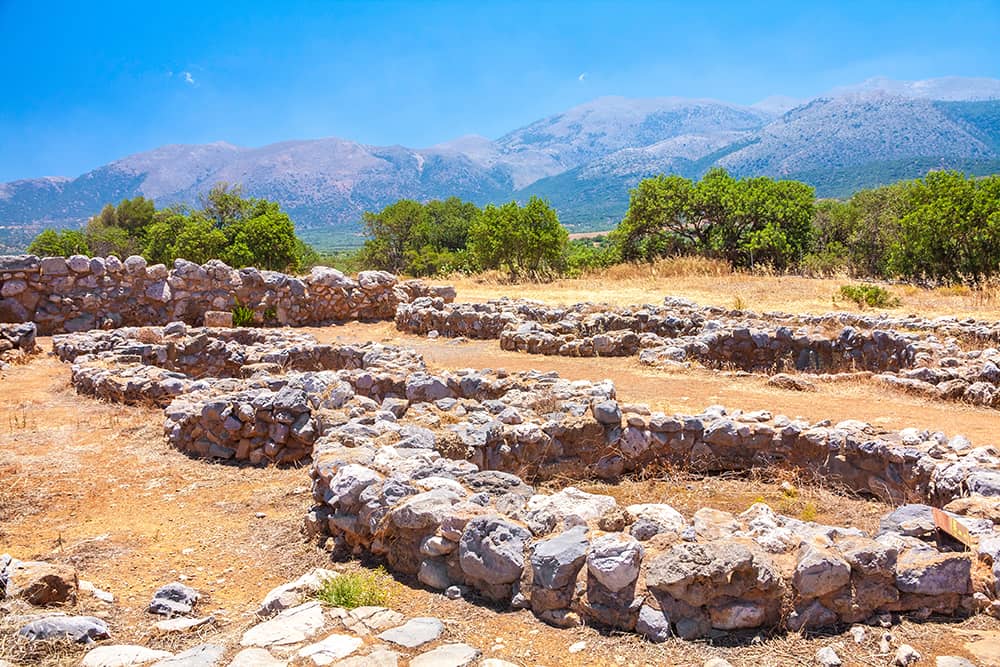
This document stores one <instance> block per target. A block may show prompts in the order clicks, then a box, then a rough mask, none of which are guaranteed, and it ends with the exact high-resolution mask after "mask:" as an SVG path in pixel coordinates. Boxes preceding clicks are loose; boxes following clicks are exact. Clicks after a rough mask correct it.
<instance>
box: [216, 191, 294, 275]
mask: <svg viewBox="0 0 1000 667" xmlns="http://www.w3.org/2000/svg"><path fill="white" fill-rule="evenodd" d="M251 214H252V217H250V218H247V219H246V220H243V221H241V222H239V223H235V224H232V225H230V226H228V227H225V228H224V229H223V231H224V232H231V233H229V234H226V236H227V237H228V242H229V243H230V248H231V249H238V252H239V256H237V254H236V252H232V253H230V254H228V255H226V256H227V257H228V258H229V259H230V260H231V261H230V263H231V264H232V265H233V266H248V265H252V266H256V267H259V268H262V269H270V270H272V271H280V270H282V269H285V268H288V267H294V264H295V261H296V243H295V240H296V239H295V225H294V224H293V223H292V220H291V218H289V217H288V215H287V214H286V213H283V212H282V211H281V210H280V209H279V208H278V205H277V204H276V203H274V202H263V201H260V202H258V203H257V205H256V206H254V208H253V209H252V210H251ZM244 249H245V250H244ZM245 253H248V255H247V254H245ZM247 257H249V261H247Z"/></svg>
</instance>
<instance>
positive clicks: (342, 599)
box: [316, 567, 392, 609]
mask: <svg viewBox="0 0 1000 667" xmlns="http://www.w3.org/2000/svg"><path fill="white" fill-rule="evenodd" d="M391 581H392V577H390V576H389V574H388V573H387V572H386V571H385V569H383V568H381V567H380V568H378V569H376V570H372V571H366V572H347V573H344V574H341V575H340V576H338V577H332V578H330V579H325V580H324V581H323V585H322V586H320V589H319V590H318V591H317V592H316V599H317V600H319V601H320V602H322V603H323V604H326V605H330V606H331V607H343V608H344V609H355V608H357V607H381V606H384V605H385V603H386V602H388V600H389V596H390V593H391V589H390V582H391Z"/></svg>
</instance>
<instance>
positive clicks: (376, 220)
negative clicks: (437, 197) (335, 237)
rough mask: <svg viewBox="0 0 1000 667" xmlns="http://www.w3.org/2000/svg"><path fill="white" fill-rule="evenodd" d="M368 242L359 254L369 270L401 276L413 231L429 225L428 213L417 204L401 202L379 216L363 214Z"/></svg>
mask: <svg viewBox="0 0 1000 667" xmlns="http://www.w3.org/2000/svg"><path fill="white" fill-rule="evenodd" d="M361 222H362V225H363V226H364V229H365V235H366V236H368V241H367V242H366V243H365V245H364V247H363V248H362V250H361V254H362V255H363V257H364V258H365V260H366V261H367V262H369V263H370V264H371V266H372V267H374V268H378V269H382V270H385V271H392V272H393V273H401V272H402V271H403V270H404V268H405V267H406V250H407V246H408V244H409V242H410V233H411V230H413V228H414V227H417V228H419V227H421V226H424V225H427V224H428V220H427V209H426V208H424V205H423V204H421V203H420V202H418V201H414V200H412V199H400V200H399V201H397V202H395V203H394V204H390V205H389V206H386V207H385V208H384V209H382V210H381V211H379V212H378V213H370V212H366V213H365V214H364V216H363V217H362V219H361Z"/></svg>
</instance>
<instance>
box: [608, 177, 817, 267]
mask: <svg viewBox="0 0 1000 667" xmlns="http://www.w3.org/2000/svg"><path fill="white" fill-rule="evenodd" d="M813 212H814V194H813V189H812V188H811V187H810V186H808V185H806V184H804V183H800V182H797V181H775V180H773V179H770V178H765V177H761V178H751V179H740V180H737V179H734V178H733V177H732V176H730V175H729V173H728V172H726V171H725V170H724V169H711V170H709V171H708V172H707V173H706V174H705V176H704V177H703V178H702V179H701V180H700V181H698V182H697V183H693V182H692V181H690V180H688V179H686V178H683V177H681V176H676V175H673V176H664V175H660V176H657V177H654V178H648V179H645V180H643V181H641V182H640V183H639V185H638V186H637V187H636V188H635V189H633V190H632V192H631V197H630V200H629V208H628V212H627V213H626V214H625V218H624V219H623V220H622V222H621V224H620V225H619V226H618V228H617V229H616V230H615V231H614V232H613V233H612V239H613V240H614V241H615V243H616V244H617V246H618V250H619V252H620V253H621V257H622V259H625V260H646V261H652V260H654V259H656V258H658V257H665V256H668V255H675V254H689V253H699V254H705V255H712V256H717V257H723V258H725V259H727V260H729V261H730V262H731V263H733V264H734V265H736V266H751V265H753V264H755V263H761V262H765V263H768V264H771V265H773V266H775V267H776V268H778V269H785V268H787V267H788V266H789V265H790V264H791V263H794V262H797V261H798V260H799V259H801V258H802V256H803V255H804V254H805V253H806V252H807V251H808V249H809V248H810V246H811V243H812V228H811V221H812V217H813Z"/></svg>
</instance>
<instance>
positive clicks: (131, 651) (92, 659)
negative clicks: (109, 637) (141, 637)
mask: <svg viewBox="0 0 1000 667" xmlns="http://www.w3.org/2000/svg"><path fill="white" fill-rule="evenodd" d="M172 656H173V653H171V652H170V651H156V650H153V649H151V648H146V647H145V646H136V645H134V644H121V645H116V646H98V647H97V648H92V649H90V650H89V651H87V654H86V655H85V656H83V660H81V661H80V667H128V666H129V665H144V664H148V663H150V662H153V661H154V660H160V659H161V658H169V657H172Z"/></svg>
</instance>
